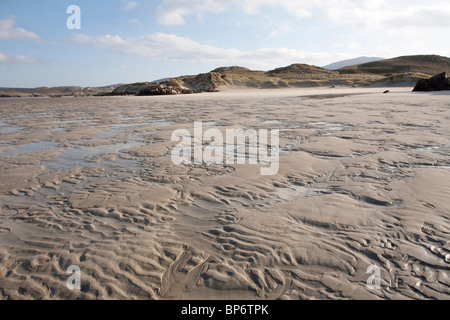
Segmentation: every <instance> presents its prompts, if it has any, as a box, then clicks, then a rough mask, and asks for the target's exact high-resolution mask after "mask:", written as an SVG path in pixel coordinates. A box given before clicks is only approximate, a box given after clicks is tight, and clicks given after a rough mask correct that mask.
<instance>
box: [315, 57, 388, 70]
mask: <svg viewBox="0 0 450 320" xmlns="http://www.w3.org/2000/svg"><path fill="white" fill-rule="evenodd" d="M379 60H384V58H378V57H358V58H354V59H348V60H342V61H338V62H334V63H331V64H329V65H326V66H324V67H323V68H324V69H328V70H338V69H341V68H345V67H349V66H354V65H358V64H362V63H368V62H373V61H379Z"/></svg>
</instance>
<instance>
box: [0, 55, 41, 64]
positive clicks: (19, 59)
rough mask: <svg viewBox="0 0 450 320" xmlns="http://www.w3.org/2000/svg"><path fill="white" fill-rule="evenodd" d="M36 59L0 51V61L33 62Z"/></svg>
mask: <svg viewBox="0 0 450 320" xmlns="http://www.w3.org/2000/svg"><path fill="white" fill-rule="evenodd" d="M35 62H36V60H35V59H33V58H29V57H25V56H21V55H9V54H3V53H1V52H0V63H9V64H24V63H35Z"/></svg>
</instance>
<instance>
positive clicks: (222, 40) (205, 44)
mask: <svg viewBox="0 0 450 320" xmlns="http://www.w3.org/2000/svg"><path fill="white" fill-rule="evenodd" d="M73 5H75V6H77V7H78V8H79V9H80V11H79V16H74V14H76V12H75V11H71V10H70V11H69V13H68V8H69V7H70V6H73ZM77 17H79V19H75V18H77ZM68 20H69V21H68ZM68 22H69V23H68ZM76 22H79V27H80V28H79V29H78V28H75V29H74V28H73V26H75V25H76ZM68 26H69V27H70V28H69V27H68ZM449 34H450V1H448V0H445V1H439V0H438V1H418V0H391V1H387V0H386V1H385V0H370V1H369V0H339V1H338V0H306V1H304V0H150V1H144V0H136V1H128V0H108V1H106V0H95V1H87V0H69V1H67V0H40V1H35V0H1V1H0V87H40V86H48V87H51V86H66V85H79V86H85V87H89V86H105V85H111V84H117V83H132V82H139V81H154V80H157V79H162V78H167V77H175V76H181V75H191V74H198V73H205V72H209V71H211V70H213V69H215V68H217V67H221V66H236V65H237V66H243V67H247V68H250V69H253V70H271V69H274V68H277V67H282V66H287V65H290V64H292V63H306V64H312V65H317V66H324V65H327V64H329V63H332V62H336V61H340V60H344V59H351V58H355V57H359V56H370V57H384V58H392V57H397V56H402V55H415V54H438V55H442V56H447V57H450V43H449V42H448V35H449Z"/></svg>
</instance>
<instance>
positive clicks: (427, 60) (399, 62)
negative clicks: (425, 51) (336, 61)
mask: <svg viewBox="0 0 450 320" xmlns="http://www.w3.org/2000/svg"><path fill="white" fill-rule="evenodd" d="M338 71H339V73H340V74H373V75H388V74H399V73H416V74H417V73H420V74H425V75H428V76H434V75H437V74H439V73H441V72H449V73H450V58H447V57H442V56H438V55H416V56H402V57H397V58H392V59H386V60H379V61H374V62H369V63H363V64H358V65H354V66H348V67H343V68H340V69H339V70H338Z"/></svg>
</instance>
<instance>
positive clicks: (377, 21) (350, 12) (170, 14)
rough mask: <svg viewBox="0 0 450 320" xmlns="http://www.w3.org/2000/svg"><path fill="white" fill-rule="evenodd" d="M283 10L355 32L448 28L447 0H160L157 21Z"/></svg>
mask: <svg viewBox="0 0 450 320" xmlns="http://www.w3.org/2000/svg"><path fill="white" fill-rule="evenodd" d="M270 7H272V8H277V9H280V8H281V9H283V10H285V11H286V13H287V14H291V15H293V16H296V17H297V18H299V19H304V18H309V17H315V18H317V19H321V20H323V21H327V22H331V23H334V24H337V25H344V26H350V27H352V28H353V29H354V30H355V31H357V32H358V31H364V30H383V31H386V30H397V29H399V30H405V29H407V28H414V29H424V28H427V27H436V28H447V29H448V28H450V2H449V1H440V2H433V3H426V2H424V1H419V0H396V1H387V0H282V1H280V0H190V1H186V0H161V4H160V5H159V7H158V8H157V10H156V18H157V22H158V23H160V24H163V25H183V24H184V23H185V18H186V17H187V16H190V15H198V14H205V13H208V12H212V13H220V12H224V11H226V10H232V9H234V8H239V9H241V10H242V11H243V12H245V13H247V14H257V13H259V12H260V11H261V10H262V9H267V8H270Z"/></svg>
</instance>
